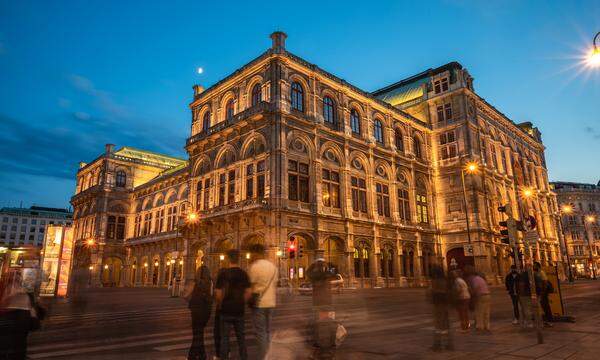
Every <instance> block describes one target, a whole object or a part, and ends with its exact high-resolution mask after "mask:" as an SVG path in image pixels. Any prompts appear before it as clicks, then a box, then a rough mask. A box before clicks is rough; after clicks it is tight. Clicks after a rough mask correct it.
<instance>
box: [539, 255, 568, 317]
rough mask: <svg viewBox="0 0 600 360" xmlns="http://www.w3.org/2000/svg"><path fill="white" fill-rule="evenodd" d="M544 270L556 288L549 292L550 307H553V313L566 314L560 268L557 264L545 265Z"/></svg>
mask: <svg viewBox="0 0 600 360" xmlns="http://www.w3.org/2000/svg"><path fill="white" fill-rule="evenodd" d="M543 270H544V272H545V273H546V277H547V279H548V281H549V282H550V283H551V284H552V288H554V292H552V293H550V294H548V302H549V303H550V309H552V315H554V316H564V315H565V311H564V308H563V303H562V300H561V293H560V284H559V280H558V269H557V267H556V266H544V268H543Z"/></svg>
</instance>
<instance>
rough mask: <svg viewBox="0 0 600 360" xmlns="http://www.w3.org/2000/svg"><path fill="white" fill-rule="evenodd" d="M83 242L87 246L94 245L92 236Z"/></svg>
mask: <svg viewBox="0 0 600 360" xmlns="http://www.w3.org/2000/svg"><path fill="white" fill-rule="evenodd" d="M85 243H86V244H87V245H88V246H94V244H95V242H94V239H92V238H89V239H87V240H86V242H85Z"/></svg>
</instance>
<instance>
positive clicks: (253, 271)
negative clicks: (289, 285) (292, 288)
mask: <svg viewBox="0 0 600 360" xmlns="http://www.w3.org/2000/svg"><path fill="white" fill-rule="evenodd" d="M250 252H251V253H252V256H253V262H252V265H250V269H249V271H248V273H249V274H248V275H249V276H250V283H251V284H252V297H251V304H250V305H251V307H252V320H253V322H254V330H255V332H256V341H257V342H258V354H257V358H258V359H260V360H262V359H264V358H265V357H266V356H267V353H268V351H269V345H270V343H271V320H272V318H273V309H274V308H275V305H276V298H277V277H278V272H277V268H276V267H275V265H273V264H272V263H271V262H270V261H268V260H265V247H264V246H263V245H261V244H255V245H253V246H251V248H250Z"/></svg>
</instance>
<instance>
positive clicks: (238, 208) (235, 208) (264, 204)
mask: <svg viewBox="0 0 600 360" xmlns="http://www.w3.org/2000/svg"><path fill="white" fill-rule="evenodd" d="M268 208H269V201H268V200H267V199H248V200H242V201H238V202H235V203H232V204H227V205H223V206H217V207H213V208H210V209H208V210H204V211H201V212H200V220H202V219H205V218H210V217H215V216H220V215H226V214H231V213H235V212H244V211H249V210H255V209H268Z"/></svg>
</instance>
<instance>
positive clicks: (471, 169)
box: [460, 162, 479, 244]
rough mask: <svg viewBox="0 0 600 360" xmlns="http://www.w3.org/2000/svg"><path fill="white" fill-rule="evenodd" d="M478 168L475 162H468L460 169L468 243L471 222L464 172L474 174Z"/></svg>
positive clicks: (469, 240)
mask: <svg viewBox="0 0 600 360" xmlns="http://www.w3.org/2000/svg"><path fill="white" fill-rule="evenodd" d="M478 170H479V165H478V164H477V163H476V162H468V163H466V165H465V166H464V167H463V168H462V169H461V170H460V178H461V180H462V190H463V203H464V205H465V220H466V225H467V240H468V242H469V244H471V224H470V222H469V211H468V205H467V188H466V186H465V172H466V173H468V174H475V173H477V171H478Z"/></svg>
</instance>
